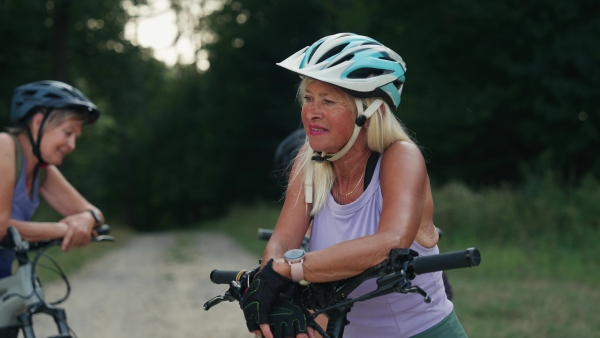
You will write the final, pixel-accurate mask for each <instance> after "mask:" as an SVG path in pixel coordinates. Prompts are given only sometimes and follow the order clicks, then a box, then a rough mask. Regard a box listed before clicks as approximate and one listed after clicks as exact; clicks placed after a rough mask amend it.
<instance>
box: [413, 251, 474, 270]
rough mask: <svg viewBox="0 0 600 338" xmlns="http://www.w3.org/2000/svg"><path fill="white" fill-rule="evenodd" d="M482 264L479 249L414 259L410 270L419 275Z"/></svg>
mask: <svg viewBox="0 0 600 338" xmlns="http://www.w3.org/2000/svg"><path fill="white" fill-rule="evenodd" d="M479 263H481V254H480V253H479V250H478V249H477V248H469V249H466V250H461V251H454V252H448V253H443V254H439V255H432V256H418V257H415V258H413V260H412V262H411V263H410V264H409V269H412V271H413V272H414V273H415V274H417V275H420V274H424V273H430V272H435V271H443V270H452V269H460V268H470V267H474V266H478V265H479Z"/></svg>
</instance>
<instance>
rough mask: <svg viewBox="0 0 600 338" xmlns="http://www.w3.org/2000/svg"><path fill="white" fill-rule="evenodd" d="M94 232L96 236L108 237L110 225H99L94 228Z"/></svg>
mask: <svg viewBox="0 0 600 338" xmlns="http://www.w3.org/2000/svg"><path fill="white" fill-rule="evenodd" d="M94 230H96V233H98V236H101V235H108V234H109V233H110V225H108V224H102V225H99V226H97V227H96V228H94Z"/></svg>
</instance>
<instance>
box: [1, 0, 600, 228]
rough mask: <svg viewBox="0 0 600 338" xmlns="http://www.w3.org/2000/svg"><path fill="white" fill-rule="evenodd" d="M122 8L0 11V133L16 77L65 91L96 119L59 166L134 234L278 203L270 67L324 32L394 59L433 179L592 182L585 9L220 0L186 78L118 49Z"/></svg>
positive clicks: (287, 125) (595, 71)
mask: <svg viewBox="0 0 600 338" xmlns="http://www.w3.org/2000/svg"><path fill="white" fill-rule="evenodd" d="M189 1H190V2H191V0H189ZM185 2H186V1H185V0H177V1H173V4H174V6H175V8H176V9H177V10H180V11H181V10H184V9H185V8H188V7H186V6H184V5H183V4H184V3H185ZM127 3H128V4H139V3H145V1H127ZM198 3H206V1H200V2H198ZM125 8H126V6H123V3H122V1H120V0H102V1H75V0H54V1H37V0H21V1H16V0H4V1H0V34H1V36H2V37H3V38H2V39H3V43H2V44H0V74H2V77H3V81H2V82H0V125H1V126H7V125H8V109H9V102H10V96H11V94H12V90H13V89H14V87H16V86H17V85H20V84H23V83H26V82H29V81H34V80H39V79H57V80H62V81H65V82H69V83H72V84H74V85H75V86H77V87H79V88H80V89H82V90H83V91H84V92H85V93H86V94H88V96H90V98H92V99H93V100H94V102H96V103H97V104H98V105H99V106H100V108H101V109H102V111H103V115H102V118H101V119H100V121H99V122H98V123H97V124H95V125H93V126H91V127H88V128H87V129H86V132H85V133H84V136H83V138H82V140H81V142H79V143H78V151H76V152H75V153H74V154H73V155H71V156H70V157H69V158H68V160H67V162H66V163H65V165H64V166H63V168H62V169H63V171H64V172H65V174H66V175H67V177H68V178H69V179H70V180H71V181H72V182H73V183H74V185H76V186H77V187H78V188H79V189H80V190H81V191H82V192H83V193H84V195H85V196H87V197H88V198H89V199H90V200H91V201H92V202H94V203H95V204H98V205H99V206H100V207H101V208H103V209H104V210H108V212H109V215H112V216H113V217H120V216H123V217H125V218H126V220H127V221H128V222H129V223H130V224H132V225H134V226H136V227H137V228H139V229H157V228H163V227H167V226H170V225H172V224H182V223H183V224H189V223H193V222H196V221H198V220H201V219H204V218H207V217H213V216H218V215H220V214H221V213H222V212H223V210H225V209H226V208H227V206H229V205H231V204H232V203H241V202H242V203H243V202H248V201H253V200H255V199H267V200H270V201H275V200H277V199H278V198H279V194H280V191H281V189H280V187H279V186H278V184H279V183H280V182H277V180H274V179H273V178H272V176H271V175H270V172H269V171H270V168H271V161H272V158H273V153H274V150H275V148H276V146H277V143H278V142H279V141H280V140H281V139H283V138H284V137H285V136H286V135H287V134H288V133H289V132H291V131H292V130H294V129H295V128H297V127H299V126H300V118H299V114H298V112H299V109H298V105H297V104H296V102H295V98H294V95H295V86H296V84H297V81H298V78H297V77H296V76H295V75H293V74H290V73H289V72H288V71H286V70H284V69H282V68H279V67H277V66H276V65H275V63H276V62H279V61H282V60H283V59H284V58H286V57H287V56H289V55H290V54H292V53H293V52H295V51H297V50H299V49H300V48H302V47H304V46H306V45H309V44H310V43H312V42H313V41H315V40H316V39H318V38H320V37H321V36H324V35H326V34H331V33H336V32H340V31H350V32H355V33H359V34H365V35H369V36H372V37H374V38H376V39H378V40H379V41H381V42H382V43H384V44H386V45H388V46H389V47H391V48H392V49H394V50H396V51H398V52H399V54H400V55H402V56H403V58H404V59H405V61H406V62H407V65H408V72H407V83H406V86H405V91H404V93H403V98H402V105H401V108H400V109H399V110H398V112H397V114H398V116H399V117H400V118H401V119H402V120H403V121H404V123H405V124H406V125H407V127H408V128H409V129H410V130H411V131H412V132H413V133H414V135H415V138H416V139H417V141H418V142H419V143H420V144H421V145H422V146H423V150H424V153H425V155H426V157H427V159H428V162H429V167H430V175H431V177H432V179H433V180H434V181H435V182H439V183H442V182H446V181H449V180H460V181H464V182H467V183H468V184H469V185H471V186H489V185H497V184H502V183H505V182H509V183H519V182H521V181H522V179H523V174H526V175H528V177H529V176H531V175H534V176H535V175H542V174H545V173H547V172H548V171H552V172H555V173H559V175H560V176H562V177H563V179H561V182H566V183H565V184H566V185H577V184H580V183H581V178H582V177H584V174H586V173H589V174H590V175H592V176H595V177H598V176H600V157H598V156H595V155H594V154H595V153H596V152H597V150H596V149H598V148H599V146H600V135H599V131H600V121H599V120H600V116H599V115H600V112H599V107H600V96H599V95H598V94H597V92H598V89H599V88H600V47H598V46H599V45H598V43H596V40H597V37H598V36H600V17H598V15H597V13H599V10H600V4H599V3H598V2H597V1H593V0H575V1H572V0H557V1H552V2H548V1H541V0H533V1H527V2H523V1H501V2H489V1H464V0H448V1H441V0H434V1H428V2H426V3H424V2H422V1H416V0H403V1H392V2H390V1H372V0H371V1H366V0H349V1H341V0H330V1H317V0H307V1H302V2H294V1H281V0H269V1H264V0H246V1H239V2H236V1H230V0H226V1H224V2H223V7H222V8H221V9H220V10H217V11H215V12H213V13H211V14H210V15H207V16H204V17H201V18H199V19H198V20H199V21H198V22H197V23H196V24H195V25H194V28H195V29H196V30H202V31H205V32H210V39H206V41H204V44H203V47H202V48H203V49H204V50H205V51H206V52H207V53H208V55H209V58H208V60H209V61H210V68H209V69H208V70H207V71H206V72H203V73H199V72H198V71H197V69H196V67H194V66H176V67H173V68H168V67H166V66H165V65H163V64H162V63H160V62H158V61H156V60H154V59H153V58H152V57H151V51H149V50H146V49H143V48H140V47H139V46H136V45H133V44H132V43H131V42H129V41H128V40H126V39H125V37H124V27H125V24H126V23H127V22H128V21H129V20H130V19H131V14H130V13H131V12H128V11H127V10H126V9H125Z"/></svg>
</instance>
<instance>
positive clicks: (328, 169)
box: [288, 78, 415, 215]
mask: <svg viewBox="0 0 600 338" xmlns="http://www.w3.org/2000/svg"><path fill="white" fill-rule="evenodd" d="M312 80H313V79H311V78H304V79H303V80H302V81H301V82H300V85H299V86H298V93H297V95H298V100H299V101H300V102H302V100H303V97H304V93H305V91H306V86H307V85H308V84H309V83H310V82H311V81H312ZM342 92H344V93H345V94H346V95H347V97H348V99H349V100H351V101H352V103H353V104H352V106H353V107H355V105H354V97H352V96H351V95H349V94H348V93H347V92H345V91H343V90H342ZM376 99H377V98H366V99H360V101H362V104H363V107H369V106H370V105H371V104H372V103H373V102H374V101H375V100H376ZM382 106H383V108H384V109H382V108H381V107H380V108H378V109H377V111H376V112H375V113H374V114H373V115H372V116H371V117H370V118H369V128H368V129H367V146H368V147H369V149H371V151H374V152H378V153H381V154H383V153H384V152H385V150H386V149H387V148H388V147H389V146H390V145H392V144H393V143H394V142H398V141H406V142H410V143H413V144H414V143H415V142H414V141H413V139H412V138H411V137H410V136H409V134H408V133H407V131H406V129H405V127H404V126H403V125H402V122H401V121H400V120H399V119H398V117H396V115H394V114H393V112H392V110H391V109H390V107H389V106H388V104H387V103H385V102H384V103H383V104H382ZM313 155H314V150H313V149H311V148H310V145H309V143H308V138H307V139H306V141H305V143H304V145H303V146H302V148H301V149H300V152H299V155H298V167H297V169H296V170H295V171H294V173H293V174H292V177H291V179H290V184H291V182H293V181H295V180H297V179H302V182H304V179H305V178H306V175H307V170H306V167H307V166H308V165H309V164H311V161H312V157H313ZM334 182H335V173H334V172H333V165H332V163H331V162H328V161H323V162H316V161H315V163H314V177H313V204H312V210H311V212H310V214H311V215H315V214H316V213H317V212H318V211H319V210H321V208H322V207H323V206H325V202H326V201H327V196H328V194H329V192H330V191H331V189H332V188H333V183H334ZM288 187H289V185H288ZM297 198H300V194H299V195H298V196H297ZM296 202H297V201H296Z"/></svg>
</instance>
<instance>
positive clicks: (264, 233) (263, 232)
mask: <svg viewBox="0 0 600 338" xmlns="http://www.w3.org/2000/svg"><path fill="white" fill-rule="evenodd" d="M271 235H273V230H270V229H262V228H259V229H258V239H262V240H265V241H268V240H269V238H271Z"/></svg>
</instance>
